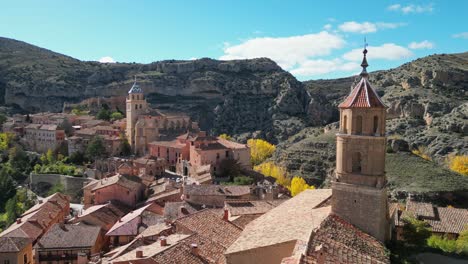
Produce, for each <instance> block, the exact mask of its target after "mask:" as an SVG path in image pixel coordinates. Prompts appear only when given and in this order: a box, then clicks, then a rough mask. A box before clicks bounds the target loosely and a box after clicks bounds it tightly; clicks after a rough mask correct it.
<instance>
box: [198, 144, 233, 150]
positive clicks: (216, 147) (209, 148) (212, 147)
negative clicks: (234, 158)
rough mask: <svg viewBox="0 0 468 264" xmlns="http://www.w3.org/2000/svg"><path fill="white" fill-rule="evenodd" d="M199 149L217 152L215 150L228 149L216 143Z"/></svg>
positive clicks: (203, 145) (201, 146)
mask: <svg viewBox="0 0 468 264" xmlns="http://www.w3.org/2000/svg"><path fill="white" fill-rule="evenodd" d="M197 149H201V150H215V149H227V147H226V146H224V145H223V144H221V143H218V142H216V143H208V144H201V145H200V146H198V148H197Z"/></svg>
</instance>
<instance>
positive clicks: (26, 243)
mask: <svg viewBox="0 0 468 264" xmlns="http://www.w3.org/2000/svg"><path fill="white" fill-rule="evenodd" d="M32 258H33V256H32V244H31V240H30V239H29V238H25V237H0V263H2V264H31V263H32V261H33V259H32Z"/></svg>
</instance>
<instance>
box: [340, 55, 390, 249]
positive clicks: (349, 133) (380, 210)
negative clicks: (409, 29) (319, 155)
mask: <svg viewBox="0 0 468 264" xmlns="http://www.w3.org/2000/svg"><path fill="white" fill-rule="evenodd" d="M363 53H364V58H363V60H362V64H361V66H362V72H361V74H360V76H361V80H360V81H359V83H358V84H357V85H356V86H355V87H354V88H353V90H351V92H350V94H349V95H348V97H347V98H346V99H345V100H344V101H343V102H342V103H341V104H340V105H339V106H338V107H339V110H340V130H339V133H338V134H337V135H336V137H337V142H336V177H335V179H334V180H333V182H332V193H333V194H332V212H333V213H335V214H337V215H338V216H340V217H342V218H343V219H345V220H347V221H348V222H350V223H351V224H353V225H355V226H357V227H358V228H360V229H361V230H363V231H365V232H366V233H368V234H370V235H372V236H374V237H375V238H377V239H378V240H380V241H385V240H386V239H387V238H388V235H389V225H388V223H389V220H388V201H387V187H386V184H387V180H386V177H385V151H386V137H385V116H386V115H385V114H386V108H387V107H386V106H385V105H384V104H383V102H382V101H381V99H380V98H379V96H378V95H377V93H376V92H375V91H374V89H373V88H372V87H371V85H370V83H369V80H368V77H369V74H368V73H367V70H366V68H367V66H368V64H367V59H366V54H367V49H364V51H363Z"/></svg>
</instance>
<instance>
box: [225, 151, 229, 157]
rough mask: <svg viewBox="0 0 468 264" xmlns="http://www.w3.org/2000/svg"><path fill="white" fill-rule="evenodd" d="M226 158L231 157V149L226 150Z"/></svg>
mask: <svg viewBox="0 0 468 264" xmlns="http://www.w3.org/2000/svg"><path fill="white" fill-rule="evenodd" d="M226 158H229V151H227V150H226Z"/></svg>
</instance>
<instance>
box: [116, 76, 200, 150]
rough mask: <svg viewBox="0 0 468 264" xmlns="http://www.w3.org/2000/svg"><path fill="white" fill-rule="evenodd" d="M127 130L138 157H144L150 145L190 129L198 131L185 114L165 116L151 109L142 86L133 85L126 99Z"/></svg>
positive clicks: (128, 137) (129, 140)
mask: <svg viewBox="0 0 468 264" xmlns="http://www.w3.org/2000/svg"><path fill="white" fill-rule="evenodd" d="M125 102H126V105H127V128H126V134H127V139H128V142H129V143H130V146H131V147H132V150H133V151H134V153H135V154H137V155H144V154H146V153H147V152H148V151H147V145H148V143H150V142H152V141H156V140H161V139H162V138H165V137H168V136H171V135H179V134H181V133H183V132H186V131H187V130H189V129H192V128H194V129H197V126H196V124H195V123H193V124H192V122H191V120H190V117H188V116H186V115H184V114H167V113H166V114H165V113H162V112H160V111H156V110H155V109H150V108H149V107H148V103H147V102H146V99H145V95H144V93H143V90H142V89H141V88H140V86H139V85H138V84H137V83H136V80H135V83H134V84H133V86H132V88H131V89H130V91H128V96H127V99H126V101H125Z"/></svg>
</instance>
